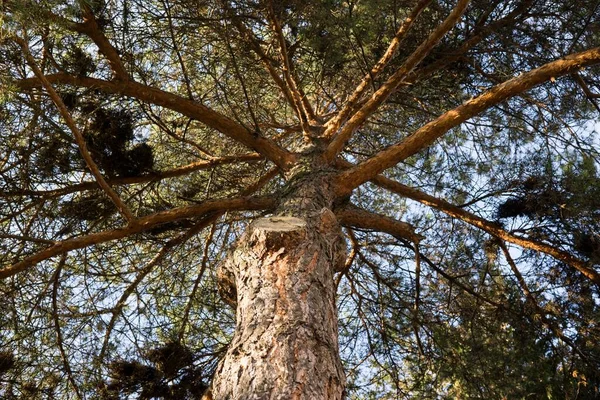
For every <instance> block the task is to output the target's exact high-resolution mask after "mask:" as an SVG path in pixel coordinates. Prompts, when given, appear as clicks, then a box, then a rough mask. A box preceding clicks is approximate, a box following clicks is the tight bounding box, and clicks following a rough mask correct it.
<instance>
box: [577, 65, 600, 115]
mask: <svg viewBox="0 0 600 400" xmlns="http://www.w3.org/2000/svg"><path fill="white" fill-rule="evenodd" d="M573 76H574V77H575V82H577V84H578V85H579V86H580V87H581V89H583V93H585V97H587V99H588V100H589V102H590V103H592V104H593V105H594V107H595V108H596V110H598V112H600V106H599V105H598V103H597V102H596V99H600V93H593V92H592V91H591V90H590V87H589V86H588V85H587V83H585V81H584V80H583V78H582V77H581V75H579V74H578V73H574V74H573Z"/></svg>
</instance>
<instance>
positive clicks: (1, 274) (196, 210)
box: [0, 197, 276, 279]
mask: <svg viewBox="0 0 600 400" xmlns="http://www.w3.org/2000/svg"><path fill="white" fill-rule="evenodd" d="M275 205H276V201H275V200H274V199H273V198H271V197H238V198H233V199H219V200H208V201H205V202H204V203H201V204H197V205H191V206H186V207H180V208H175V209H173V210H168V211H163V212H159V213H155V214H151V215H148V216H146V217H141V218H139V219H138V220H137V222H138V223H137V224H135V225H129V226H126V227H122V228H118V229H114V230H110V231H103V232H98V233H92V234H90V235H85V236H79V237H76V238H72V239H67V240H63V241H61V242H57V243H56V244H54V245H52V246H50V247H47V248H45V249H44V250H42V251H40V252H38V253H35V254H33V255H31V256H29V257H26V258H25V259H23V260H22V261H19V262H17V263H15V264H13V265H9V266H7V267H5V268H3V269H0V279H4V278H8V277H10V276H13V275H15V274H17V273H19V272H22V271H25V270H26V269H28V268H30V267H32V266H34V265H35V264H37V263H39V262H41V261H44V260H47V259H49V258H51V257H54V256H56V255H58V254H63V253H65V252H68V251H70V250H75V249H81V248H84V247H88V246H92V245H95V244H99V243H104V242H109V241H112V240H117V239H122V238H124V237H127V236H130V235H133V234H136V233H140V232H144V231H148V230H150V229H152V228H154V227H157V226H159V225H162V224H165V223H167V222H172V221H177V220H181V219H186V218H197V217H200V216H203V215H206V214H207V213H211V212H223V211H245V210H265V209H272V208H274V207H275Z"/></svg>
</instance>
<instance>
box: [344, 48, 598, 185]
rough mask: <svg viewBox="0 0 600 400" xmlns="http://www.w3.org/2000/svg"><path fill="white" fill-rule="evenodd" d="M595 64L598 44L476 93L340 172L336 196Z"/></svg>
mask: <svg viewBox="0 0 600 400" xmlns="http://www.w3.org/2000/svg"><path fill="white" fill-rule="evenodd" d="M597 63H600V47H596V48H593V49H590V50H587V51H583V52H581V53H577V54H572V55H570V56H567V57H565V58H563V59H560V60H557V61H553V62H550V63H548V64H545V65H543V66H541V67H539V68H536V69H534V70H531V71H529V72H525V73H522V74H520V75H519V76H517V77H515V78H513V79H510V80H508V81H506V82H504V83H501V84H499V85H496V86H494V87H493V88H491V89H490V90H488V91H486V92H484V93H483V94H481V95H480V96H478V97H476V98H474V99H471V100H469V101H467V102H465V103H463V104H462V105H460V106H459V107H457V108H455V109H453V110H450V111H447V112H446V113H444V114H442V115H441V116H440V117H438V118H437V119H435V120H433V121H431V122H429V123H427V124H426V125H424V126H422V127H421V128H419V129H418V130H416V131H415V132H414V133H413V134H411V135H410V136H408V137H407V138H406V139H404V140H403V141H402V142H400V143H398V144H395V145H393V146H390V147H388V148H387V149H385V150H383V151H380V152H379V153H377V154H376V155H374V156H373V157H371V158H369V159H368V160H366V161H364V162H362V163H360V164H358V165H357V166H355V167H353V168H351V169H349V170H347V171H344V172H342V173H341V174H340V175H339V176H338V178H337V185H338V192H339V194H340V196H342V195H344V194H348V193H350V192H351V191H352V190H353V189H354V188H356V187H358V186H360V185H361V184H363V183H365V182H367V181H368V180H370V179H372V178H374V177H375V176H377V175H378V174H379V173H381V172H383V171H384V170H386V169H387V168H390V167H392V166H394V165H396V164H397V163H399V162H401V161H403V160H405V159H406V158H408V157H410V156H412V155H413V154H415V153H417V152H418V151H420V150H423V149H425V148H427V147H428V146H430V145H431V144H432V143H433V142H434V141H435V140H436V139H438V138H439V137H441V136H443V135H444V134H445V133H446V132H448V131H449V130H450V129H452V128H454V127H456V126H458V125H460V124H461V123H463V122H465V121H466V120H468V119H470V118H471V117H473V116H475V115H477V114H479V113H481V112H482V111H484V110H486V109H488V108H489V107H491V106H493V105H495V104H498V103H500V102H502V101H504V100H507V99H509V98H511V97H514V96H516V95H519V94H521V93H523V92H524V91H526V90H529V89H531V88H533V87H534V86H537V85H539V84H541V83H543V82H546V81H548V80H550V79H553V78H556V77H559V76H562V75H567V74H571V73H573V72H576V71H578V70H580V69H581V68H583V67H586V66H590V65H594V64H597Z"/></svg>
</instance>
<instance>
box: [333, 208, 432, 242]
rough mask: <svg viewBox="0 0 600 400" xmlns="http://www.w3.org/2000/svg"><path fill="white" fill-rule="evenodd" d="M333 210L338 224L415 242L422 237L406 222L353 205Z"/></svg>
mask: <svg viewBox="0 0 600 400" xmlns="http://www.w3.org/2000/svg"><path fill="white" fill-rule="evenodd" d="M334 211H335V216H336V217H337V219H338V221H339V222H340V224H341V225H343V226H346V227H349V228H360V229H373V230H377V231H380V232H385V233H388V234H390V235H392V236H394V237H397V238H402V239H407V240H410V241H411V242H415V243H418V242H419V241H420V240H421V239H423V238H424V237H423V236H421V235H418V234H416V233H415V228H414V227H413V226H412V225H410V224H408V223H406V222H402V221H398V220H396V219H394V218H391V217H387V216H385V215H380V214H375V213H371V212H369V211H366V210H363V209H361V208H358V207H356V206H353V205H346V206H343V207H340V208H337V209H335V210H334Z"/></svg>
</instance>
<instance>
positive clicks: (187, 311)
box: [177, 220, 216, 342]
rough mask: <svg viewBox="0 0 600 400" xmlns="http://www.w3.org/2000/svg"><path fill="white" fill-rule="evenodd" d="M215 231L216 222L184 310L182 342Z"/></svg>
mask: <svg viewBox="0 0 600 400" xmlns="http://www.w3.org/2000/svg"><path fill="white" fill-rule="evenodd" d="M215 230H216V220H215V221H214V222H213V223H212V226H211V228H210V232H209V233H208V235H207V236H208V237H207V238H206V239H205V240H206V242H205V244H204V249H203V250H202V261H201V262H200V269H199V270H198V274H197V275H196V279H195V281H194V286H193V287H192V292H191V293H190V295H189V298H188V301H187V303H186V305H185V308H184V310H183V316H182V317H181V325H180V326H179V333H178V334H177V338H178V339H179V341H180V342H181V341H182V340H183V336H184V334H185V327H186V325H187V323H188V320H189V318H190V311H191V310H192V306H193V304H194V299H195V297H196V293H197V292H198V288H199V287H200V282H201V281H202V278H203V277H204V273H205V272H206V268H207V267H208V254H209V249H210V245H211V244H212V241H213V237H214V235H215Z"/></svg>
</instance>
